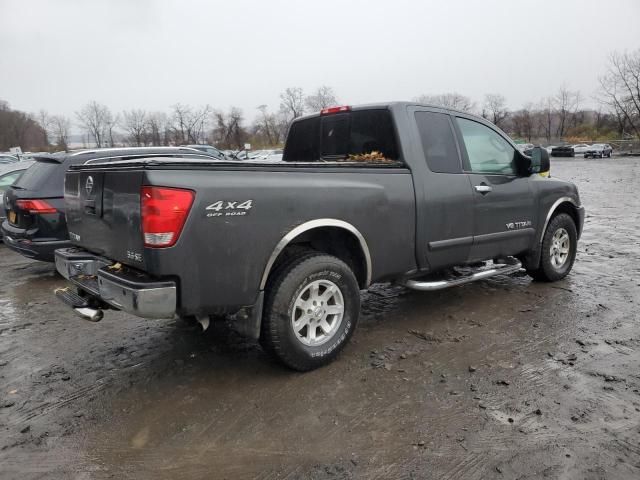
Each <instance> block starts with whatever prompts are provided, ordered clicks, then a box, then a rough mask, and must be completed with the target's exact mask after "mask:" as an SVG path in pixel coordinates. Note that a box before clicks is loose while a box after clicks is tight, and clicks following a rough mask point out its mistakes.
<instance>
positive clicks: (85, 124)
mask: <svg viewBox="0 0 640 480" xmlns="http://www.w3.org/2000/svg"><path fill="white" fill-rule="evenodd" d="M76 117H77V118H78V122H79V123H80V126H81V127H82V128H84V129H85V130H86V132H87V133H88V134H89V136H91V138H93V141H94V142H95V144H96V146H97V147H98V148H100V147H103V146H105V145H107V144H108V143H109V142H110V143H111V144H113V128H114V126H115V119H114V117H113V115H112V114H111V111H110V110H109V107H107V106H106V105H102V104H100V103H98V102H96V101H95V100H92V101H90V102H89V103H87V104H86V105H85V106H84V107H82V109H81V110H80V111H78V112H76Z"/></svg>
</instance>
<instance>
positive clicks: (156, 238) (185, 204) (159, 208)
mask: <svg viewBox="0 0 640 480" xmlns="http://www.w3.org/2000/svg"><path fill="white" fill-rule="evenodd" d="M140 193H141V198H140V207H141V208H140V212H141V217H142V234H143V236H144V246H145V247H171V246H173V245H174V244H175V243H176V242H177V241H178V238H179V237H180V232H182V227H184V222H185V221H186V220H187V215H189V210H190V209H191V204H192V203H193V192H192V191H191V190H183V189H179V188H164V187H142V190H141V192H140Z"/></svg>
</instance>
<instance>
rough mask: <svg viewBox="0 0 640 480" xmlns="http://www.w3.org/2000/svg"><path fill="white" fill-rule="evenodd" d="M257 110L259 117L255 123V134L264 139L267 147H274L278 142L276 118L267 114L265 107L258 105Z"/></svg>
mask: <svg viewBox="0 0 640 480" xmlns="http://www.w3.org/2000/svg"><path fill="white" fill-rule="evenodd" d="M258 110H259V111H260V116H259V117H258V118H257V119H256V122H255V127H256V128H255V130H256V133H257V134H261V135H262V136H263V137H264V139H265V143H266V144H267V145H269V146H273V145H276V144H277V143H278V141H279V135H278V125H277V120H276V116H275V115H274V114H272V113H269V111H268V108H267V106H266V105H260V106H259V107H258Z"/></svg>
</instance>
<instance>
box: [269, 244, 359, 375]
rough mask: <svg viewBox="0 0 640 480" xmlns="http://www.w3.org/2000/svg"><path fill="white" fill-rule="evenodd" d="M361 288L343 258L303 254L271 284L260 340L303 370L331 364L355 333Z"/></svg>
mask: <svg viewBox="0 0 640 480" xmlns="http://www.w3.org/2000/svg"><path fill="white" fill-rule="evenodd" d="M359 315H360V289H359V287H358V282H357V280H356V278H355V275H354V274H353V272H352V271H351V269H350V268H349V267H348V266H347V264H345V263H344V262H343V261H342V260H340V259H338V258H336V257H333V256H331V255H326V254H322V253H319V252H313V251H309V250H307V251H304V252H301V253H299V254H297V255H295V256H294V257H292V258H290V259H288V261H287V262H286V263H285V264H283V265H281V266H280V267H279V268H278V269H277V270H276V271H275V272H274V275H273V277H272V278H271V279H270V280H269V284H268V286H267V291H266V298H265V309H264V315H263V318H262V331H261V336H260V341H261V343H262V345H263V347H264V348H265V350H267V351H268V352H270V353H272V354H273V355H275V357H276V358H277V359H278V360H280V361H281V362H282V363H284V364H285V365H286V366H288V367H290V368H292V369H294V370H299V371H308V370H313V369H314V368H318V367H320V366H322V365H325V364H327V363H329V362H330V361H332V360H333V359H334V358H335V357H336V356H337V355H338V353H339V352H340V350H342V348H343V347H344V345H345V344H346V343H347V341H348V340H349V338H350V337H351V335H352V334H353V332H354V330H355V328H356V324H357V322H358V317H359Z"/></svg>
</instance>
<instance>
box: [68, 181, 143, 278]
mask: <svg viewBox="0 0 640 480" xmlns="http://www.w3.org/2000/svg"><path fill="white" fill-rule="evenodd" d="M142 178H143V172H142V170H125V171H112V170H98V169H96V170H79V171H73V170H70V171H68V172H67V174H66V178H65V194H64V196H65V203H66V209H67V226H68V228H69V238H70V240H71V241H72V242H73V243H74V244H75V245H79V246H81V247H84V248H86V249H87V250H89V251H91V252H94V253H97V254H99V255H102V256H105V257H108V258H110V259H113V260H117V261H119V262H122V263H125V264H128V265H131V266H134V267H137V268H143V267H144V257H143V240H142V233H141V229H140V228H141V227H140V187H141V185H142Z"/></svg>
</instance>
